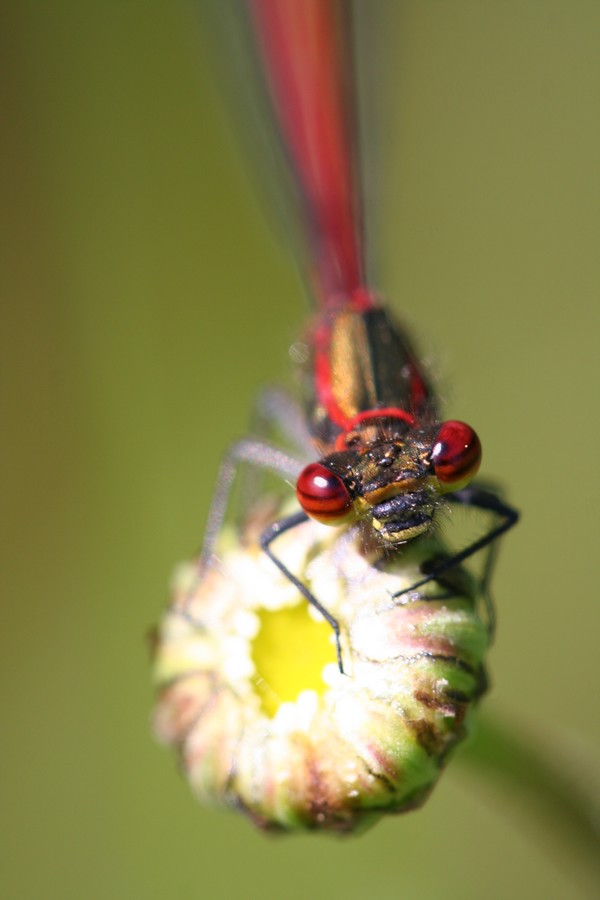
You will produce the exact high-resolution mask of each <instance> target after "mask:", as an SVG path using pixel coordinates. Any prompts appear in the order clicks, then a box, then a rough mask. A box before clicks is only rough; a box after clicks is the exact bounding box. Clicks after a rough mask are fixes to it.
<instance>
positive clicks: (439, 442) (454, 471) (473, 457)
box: [431, 421, 481, 490]
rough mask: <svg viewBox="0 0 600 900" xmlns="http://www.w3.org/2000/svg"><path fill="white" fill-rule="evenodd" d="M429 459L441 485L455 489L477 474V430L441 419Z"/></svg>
mask: <svg viewBox="0 0 600 900" xmlns="http://www.w3.org/2000/svg"><path fill="white" fill-rule="evenodd" d="M431 462H432V464H433V470H434V472H435V476H436V478H437V480H438V481H439V482H440V485H441V487H442V488H446V489H447V490H457V489H458V488H459V487H464V486H465V485H466V484H468V483H469V481H471V479H472V478H473V477H474V476H475V475H476V473H477V470H478V469H479V466H480V464H481V444H480V443H479V438H478V437H477V434H476V433H475V432H474V431H473V429H472V428H471V427H470V426H469V425H465V423H464V422H453V421H451V422H444V424H443V425H442V426H441V428H440V430H439V431H438V434H437V437H436V439H435V443H434V445H433V450H432V451H431Z"/></svg>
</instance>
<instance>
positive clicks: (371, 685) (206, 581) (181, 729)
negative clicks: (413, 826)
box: [154, 522, 488, 832]
mask: <svg viewBox="0 0 600 900" xmlns="http://www.w3.org/2000/svg"><path fill="white" fill-rule="evenodd" d="M276 547H277V553H278V555H279V557H280V558H281V559H282V560H283V561H284V563H285V565H286V566H287V567H288V568H289V569H290V571H292V572H294V573H295V574H296V575H297V576H299V577H300V578H301V579H302V581H303V582H304V583H305V584H306V585H307V587H308V588H309V589H310V590H311V591H312V592H313V593H314V594H315V595H316V596H317V597H318V598H319V599H320V601H321V602H322V603H323V605H324V606H325V607H326V608H327V609H328V610H329V611H330V612H331V613H332V615H334V616H335V617H336V619H337V620H338V621H339V623H340V626H341V634H342V653H343V662H344V669H345V673H344V674H341V673H340V672H339V670H338V667H337V663H336V652H335V641H334V638H333V633H332V630H331V628H330V626H329V625H328V624H327V623H326V622H325V621H323V619H322V618H321V617H320V616H319V615H318V614H317V613H315V611H314V610H313V609H312V608H311V607H310V606H309V604H307V602H306V600H305V599H304V598H303V597H302V596H301V595H300V594H299V592H298V591H297V590H296V588H295V587H294V586H293V585H292V584H291V583H290V582H289V581H288V580H287V579H286V578H285V577H284V576H283V575H282V574H281V573H280V572H279V571H278V569H277V568H276V567H275V566H274V564H273V563H272V562H271V561H270V560H269V559H268V558H267V557H266V556H265V554H264V553H263V552H262V551H261V550H260V548H259V547H258V546H257V545H256V543H253V542H252V541H240V540H239V538H238V537H237V536H236V534H235V532H234V531H233V530H228V529H226V530H224V532H223V534H222V535H221V540H220V545H219V561H218V563H215V565H214V566H213V567H212V568H210V569H209V570H208V571H207V572H206V573H205V574H204V575H203V576H202V577H200V578H199V577H198V575H197V567H196V566H194V565H186V566H183V567H182V568H180V570H179V572H178V573H177V576H176V579H175V590H174V598H173V601H172V604H171V606H170V607H169V609H168V610H167V612H166V613H165V616H164V618H163V621H162V624H161V627H160V632H159V641H158V647H157V651H156V659H155V679H156V683H157V685H158V688H159V695H158V702H157V707H156V713H155V720H154V727H155V732H156V734H157V736H158V737H159V739H160V740H161V741H163V742H164V743H166V744H170V745H172V746H173V747H174V748H176V750H177V752H178V754H179V756H180V761H181V765H182V768H183V771H184V773H185V775H186V777H187V779H188V780H189V783H190V785H191V787H192V789H193V791H194V792H195V794H196V795H197V796H198V797H199V799H201V800H202V801H203V802H210V803H216V804H221V805H224V806H228V807H231V808H234V809H240V810H242V811H243V812H245V813H247V814H248V815H249V816H250V817H251V818H252V820H253V821H254V822H255V823H256V824H258V825H260V826H261V827H264V828H269V829H278V830H288V831H291V830H300V829H323V830H332V831H341V832H348V831H352V830H355V829H356V828H357V827H364V826H366V825H369V824H371V823H372V822H373V821H374V820H375V819H376V818H378V817H379V816H380V815H382V814H383V813H385V812H400V811H403V810H407V809H411V808H414V807H415V806H418V805H420V804H421V803H422V802H423V800H424V799H425V797H426V796H427V794H428V792H429V791H430V790H431V788H432V786H433V785H434V783H435V781H436V779H437V777H438V775H439V773H440V771H441V768H442V767H443V765H444V762H445V761H446V759H447V756H448V752H449V751H450V750H451V748H452V747H453V746H454V745H455V744H456V743H457V741H458V740H460V739H461V737H463V736H464V734H465V719H466V715H467V712H468V709H469V705H470V703H471V701H473V700H475V699H477V698H478V697H479V696H480V695H481V693H482V692H483V690H484V689H485V681H486V679H485V672H484V668H483V656H484V653H485V649H486V646H487V642H488V634H487V629H486V627H485V625H484V623H483V622H482V620H481V619H480V617H479V615H478V614H477V610H476V590H475V586H474V583H473V582H472V580H471V579H470V578H469V577H468V575H467V574H466V573H465V572H463V571H462V570H457V571H456V572H454V573H453V575H452V576H450V575H448V576H447V577H446V578H445V579H444V583H443V584H441V583H438V582H432V583H429V584H427V585H425V586H424V587H422V588H421V589H419V591H412V592H410V593H408V594H404V595H402V596H401V597H396V598H394V597H393V596H392V595H393V594H396V593H397V592H398V591H400V590H402V589H403V588H407V587H410V586H411V585H412V584H413V583H414V582H416V581H417V580H418V579H419V578H421V577H422V572H421V569H420V564H422V563H423V562H425V561H426V560H428V559H430V558H431V557H432V556H434V555H438V554H439V553H440V552H442V549H443V548H442V547H441V545H440V543H439V541H437V539H435V538H429V539H427V540H423V539H421V540H419V541H414V542H412V543H411V544H407V545H406V547H405V548H404V549H403V551H402V552H401V553H399V554H395V555H394V556H393V557H389V558H388V559H386V558H384V557H382V558H381V559H379V560H374V559H372V558H371V559H366V558H365V557H364V555H363V554H362V553H361V552H360V549H359V545H358V543H357V540H356V536H355V534H354V532H353V531H347V532H345V533H342V534H341V536H340V531H339V530H338V529H332V528H328V527H327V526H322V525H318V524H316V523H314V522H307V523H306V524H304V525H301V526H299V527H298V528H295V529H293V530H292V531H290V532H288V533H285V534H283V535H281V536H280V537H279V538H278V539H277V544H276Z"/></svg>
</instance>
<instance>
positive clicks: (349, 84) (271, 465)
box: [154, 0, 517, 832]
mask: <svg viewBox="0 0 600 900" xmlns="http://www.w3.org/2000/svg"><path fill="white" fill-rule="evenodd" d="M366 8H367V4H366V3H365V10H366ZM235 9H236V12H237V13H238V14H240V15H241V14H242V12H245V13H246V14H247V16H248V34H249V36H250V38H251V45H252V48H253V53H254V57H255V60H256V65H257V69H258V72H259V73H260V78H259V81H260V83H261V84H262V90H263V94H264V96H263V105H268V106H270V108H271V118H272V120H273V122H274V123H275V130H276V132H277V134H278V140H279V146H280V150H281V153H282V155H283V156H284V157H285V159H286V160H287V166H288V171H289V172H290V173H291V175H292V181H293V188H294V191H293V192H294V194H295V199H296V206H297V208H298V209H299V211H300V213H301V215H300V216H299V221H300V223H301V225H302V230H303V232H304V237H305V243H306V250H307V252H306V254H305V256H307V257H308V259H309V266H308V268H309V280H310V284H311V293H312V294H313V296H314V298H315V301H316V306H317V312H316V314H315V315H314V317H313V318H312V319H311V321H310V323H309V325H308V328H307V331H306V333H305V335H304V338H303V341H302V342H300V345H299V346H301V347H303V348H304V352H303V354H299V355H304V356H305V357H306V358H305V360H304V362H305V365H306V376H305V388H306V402H305V408H304V410H301V409H299V408H298V407H297V406H296V405H295V404H294V402H293V401H292V400H290V399H289V398H288V397H287V395H284V394H283V393H281V392H273V391H271V392H268V393H267V394H265V395H263V397H262V400H261V403H260V407H261V418H262V419H263V422H264V424H269V423H270V424H271V425H273V424H276V426H277V428H278V430H279V432H280V434H281V435H282V436H283V437H284V438H285V439H289V442H290V443H291V442H292V438H293V439H294V442H295V443H297V444H298V445H299V446H300V447H302V448H303V449H304V454H303V458H302V459H298V458H296V457H295V456H292V455H290V454H289V453H288V452H287V450H283V449H280V448H279V447H278V446H275V445H274V444H273V443H271V442H268V441H266V440H259V439H255V438H252V439H246V440H242V441H240V442H238V443H237V444H235V445H234V446H233V447H232V448H231V450H230V452H229V453H228V455H227V457H226V459H225V461H224V463H223V465H222V468H221V472H220V476H219V481H218V486H217V491H216V496H215V498H214V501H213V505H212V508H211V511H210V514H209V522H208V527H207V532H206V538H205V543H204V548H203V552H202V555H201V558H200V565H199V569H198V566H197V565H185V566H183V567H182V568H181V570H179V573H178V575H177V578H176V580H175V584H174V596H173V598H172V602H171V604H170V606H169V608H168V610H167V612H166V614H165V616H164V617H163V620H162V622H161V626H160V630H159V632H158V636H157V648H156V654H155V664H154V671H155V679H156V682H157V685H158V687H159V695H158V701H157V706H156V713H155V719H154V727H155V732H156V734H157V736H158V737H159V738H160V740H162V741H163V742H164V743H167V744H169V745H171V746H173V747H174V748H176V750H177V753H178V756H179V759H180V765H181V767H182V769H183V771H184V772H185V773H186V776H187V778H188V779H189V781H190V784H191V786H192V788H193V790H194V792H195V793H196V794H197V796H198V797H199V798H201V799H203V800H206V801H208V802H211V803H214V802H217V803H219V804H222V805H226V806H227V807H229V808H235V809H240V810H242V811H244V812H245V813H247V814H248V815H249V816H250V817H251V818H252V820H253V821H254V822H255V823H256V824H257V825H259V826H260V827H263V828H276V829H284V830H287V831H292V830H306V829H317V830H334V831H341V832H348V831H352V830H354V829H355V828H357V827H364V825H365V824H370V823H372V822H373V821H374V819H375V818H377V817H378V816H380V815H381V814H383V813H384V812H386V811H394V812H400V811H405V810H409V809H414V808H415V807H417V806H419V805H420V804H421V803H422V802H423V801H424V799H425V798H426V797H427V795H428V793H429V791H430V790H431V788H432V786H433V784H434V783H435V781H436V779H437V777H438V776H439V773H440V772H441V771H442V769H443V767H444V766H445V763H446V761H447V758H448V754H449V752H450V751H451V749H452V748H453V747H454V746H455V745H456V743H457V742H458V741H459V740H461V738H462V737H463V736H464V735H465V733H466V731H467V728H468V717H469V715H470V711H471V710H472V709H473V707H474V706H475V704H476V702H477V700H478V699H479V698H480V697H481V695H482V694H483V692H484V691H485V689H486V684H487V677H486V671H485V651H486V648H487V646H488V643H489V639H490V630H491V626H492V622H493V613H492V609H491V604H490V603H489V602H488V615H487V617H483V616H481V615H480V610H479V605H480V604H479V600H480V597H481V595H482V593H483V595H484V597H487V588H488V583H489V580H490V576H491V567H492V563H493V561H494V555H495V549H496V547H497V539H498V538H499V536H500V535H501V534H502V533H503V532H505V531H506V530H507V529H508V528H510V526H511V525H513V524H514V523H515V522H516V520H517V513H516V512H515V511H514V510H513V509H512V508H511V507H509V506H508V505H506V504H505V503H504V502H503V501H502V500H501V499H500V498H499V496H498V495H497V494H495V493H493V492H490V491H487V490H484V489H483V488H481V487H478V486H476V485H474V484H472V483H471V479H472V478H473V476H474V475H475V474H476V472H477V469H478V467H479V464H480V459H481V447H480V444H479V439H478V438H477V435H476V433H475V431H474V430H473V429H472V428H471V427H470V426H468V425H465V424H464V423H463V422H459V421H454V420H450V421H442V420H441V419H440V416H439V412H438V404H437V401H436V397H435V395H434V392H433V390H432V388H431V385H430V384H429V380H428V378H427V374H426V370H425V367H424V366H423V365H421V364H420V362H419V360H418V358H417V356H416V354H415V352H414V351H413V349H412V347H411V344H410V341H409V339H408V338H407V336H406V334H405V333H404V331H403V329H402V328H401V327H400V326H399V325H398V323H397V322H395V321H394V320H393V318H392V316H391V315H390V313H389V312H388V311H387V310H386V309H385V307H384V306H383V304H382V303H381V301H380V300H379V299H378V297H377V294H376V292H375V291H374V290H373V287H372V282H371V280H370V279H369V278H368V277H367V274H366V272H367V269H366V265H365V239H364V233H363V232H364V228H363V212H362V200H361V185H360V179H359V166H358V149H357V148H358V143H357V118H358V117H357V112H356V106H355V90H354V85H353V80H354V79H353V75H354V72H353V62H352V50H351V48H352V40H351V38H352V29H351V25H352V23H351V19H350V11H351V9H352V7H351V5H350V4H349V3H346V2H341V0H301V2H297V3H296V2H291V0H249V2H248V3H246V4H244V5H242V4H236V6H235ZM297 349H298V348H297ZM275 430H276V429H275V428H272V429H271V431H275ZM240 466H241V469H242V472H243V473H245V474H248V473H249V472H251V473H254V471H255V470H257V469H258V470H262V471H263V472H271V473H275V474H276V475H277V476H280V477H281V478H282V479H283V482H284V487H286V488H287V486H286V485H285V482H289V481H291V482H292V486H291V489H290V491H289V493H290V495H291V496H292V497H293V494H292V490H293V484H294V483H295V486H296V496H297V502H298V504H299V506H298V507H296V508H295V509H294V508H291V507H290V505H289V504H287V502H286V503H284V505H281V503H280V497H279V496H278V495H273V494H272V493H271V487H272V486H269V487H268V490H263V484H262V479H261V478H254V477H253V478H252V484H251V487H252V488H253V489H254V491H253V493H254V499H253V502H252V503H251V504H250V505H249V506H248V507H247V509H246V514H245V517H244V520H243V522H242V523H241V527H239V528H238V527H234V526H232V525H231V523H230V522H229V521H226V513H227V512H228V510H229V508H230V503H229V501H230V494H231V488H232V486H233V483H234V480H235V477H236V472H237V470H238V467H240ZM274 496H275V507H273V506H270V504H271V503H272V501H273V497H274ZM448 504H454V505H457V504H458V505H461V506H463V507H472V508H474V509H476V510H482V511H484V512H486V513H489V514H490V516H488V517H486V520H487V518H490V517H491V519H492V521H493V524H492V526H491V527H490V528H489V529H488V530H487V531H485V532H484V533H483V534H482V536H481V537H478V538H477V539H475V540H472V541H470V542H469V541H466V542H465V543H464V545H462V546H461V544H460V541H458V540H456V541H455V542H454V543H455V545H456V546H458V547H459V549H458V550H457V551H454V550H449V549H448V548H447V545H446V543H445V541H442V539H441V538H440V536H439V533H437V529H436V528H435V523H436V521H438V522H439V519H440V510H441V509H442V508H443V507H445V506H447V505H448ZM265 509H267V510H268V515H267V514H266V512H265ZM274 510H275V511H274ZM274 517H276V520H275V521H273V518H274ZM319 523H323V524H319ZM265 526H266V527H265ZM447 530H448V529H447ZM480 550H483V551H484V563H483V566H482V569H481V570H480V572H479V577H477V576H476V575H475V574H474V573H473V572H471V571H469V568H470V567H469V566H462V565H460V564H461V563H463V561H465V560H467V559H468V558H469V557H471V556H473V554H475V553H477V552H478V551H480ZM303 598H304V599H305V600H307V601H308V604H309V605H307V604H306V603H304V602H303ZM311 609H312V611H317V615H316V616H310V615H307V612H308V611H310V610H311ZM318 614H320V615H318ZM323 619H324V620H325V621H323ZM485 619H487V621H486V620H485ZM327 623H328V624H327ZM328 625H329V626H330V627H331V629H332V630H333V633H334V634H335V641H336V647H337V666H336V664H335V662H334V656H333V652H332V650H333V648H332V641H331V638H332V636H333V635H332V631H331V630H330V628H329V627H328ZM346 676H350V677H346Z"/></svg>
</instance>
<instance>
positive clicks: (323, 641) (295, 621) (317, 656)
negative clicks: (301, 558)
mask: <svg viewBox="0 0 600 900" xmlns="http://www.w3.org/2000/svg"><path fill="white" fill-rule="evenodd" d="M257 615H258V618H259V619H260V629H259V631H258V633H257V635H256V637H255V638H254V640H253V641H252V651H251V653H252V661H253V662H254V666H255V669H256V674H255V675H254V678H253V680H254V684H255V690H256V693H257V694H258V696H259V697H260V700H261V705H262V709H263V712H265V713H266V715H268V716H270V717H272V716H274V715H275V713H276V712H277V710H278V709H279V706H280V705H281V704H282V703H286V702H292V703H293V702H294V701H295V700H296V699H297V697H298V695H299V694H300V693H301V692H302V691H306V690H312V691H314V692H315V693H316V694H317V696H322V695H323V694H324V693H325V691H326V689H327V685H326V684H325V681H324V680H323V669H324V667H325V666H326V665H328V664H329V663H334V664H335V645H334V644H333V643H332V634H333V632H332V630H331V628H330V627H329V625H328V624H327V622H325V621H320V622H318V621H316V620H315V619H313V617H312V616H311V615H310V613H309V611H308V604H307V603H304V602H303V601H302V602H300V603H298V604H297V605H296V606H287V607H285V608H283V609H277V610H266V609H263V610H260V611H259V612H258V613H257Z"/></svg>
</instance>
